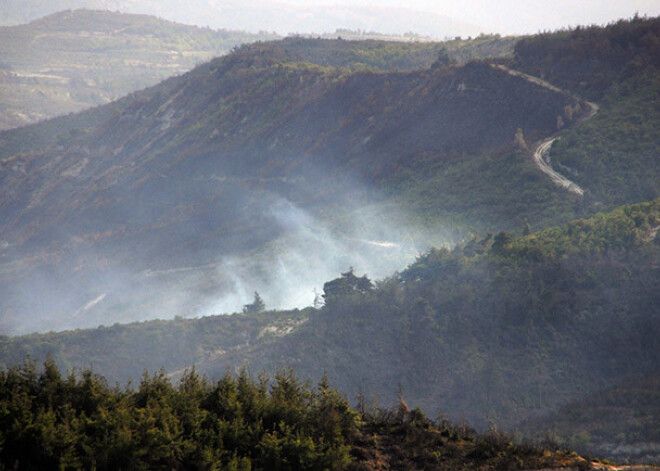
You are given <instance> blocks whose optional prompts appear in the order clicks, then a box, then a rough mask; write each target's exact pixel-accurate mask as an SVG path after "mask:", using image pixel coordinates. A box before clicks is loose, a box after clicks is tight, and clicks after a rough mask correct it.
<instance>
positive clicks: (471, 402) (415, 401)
mask: <svg viewBox="0 0 660 471" xmlns="http://www.w3.org/2000/svg"><path fill="white" fill-rule="evenodd" d="M659 229H660V201H659V200H655V201H653V202H650V203H644V204H639V205H636V206H631V207H624V208H620V209H617V210H615V211H613V212H610V213H604V214H598V215H595V216H593V217H591V218H588V219H584V220H577V221H573V222H570V223H569V224H567V225H565V226H563V227H561V228H550V229H547V230H544V231H540V232H537V233H530V234H528V235H523V236H515V235H513V234H510V233H504V232H502V233H498V234H496V235H492V234H489V235H486V236H485V237H480V238H475V239H473V240H471V241H469V242H468V243H466V244H463V245H459V246H457V247H456V248H453V249H451V250H450V249H435V250H432V251H430V252H428V253H426V254H424V255H422V256H420V257H419V259H418V260H417V261H416V262H415V263H413V264H412V265H410V266H409V267H408V268H407V269H406V270H404V271H402V272H401V273H399V274H396V275H394V276H392V277H390V278H387V279H384V280H380V281H377V282H376V283H375V285H374V284H372V283H371V282H369V280H368V279H366V278H362V277H358V276H356V275H354V274H353V272H346V273H344V274H343V275H342V276H340V277H339V278H337V279H336V280H334V281H332V282H331V283H326V287H325V306H324V307H323V308H321V309H318V310H316V309H312V308H309V309H307V310H304V311H300V312H298V311H294V312H272V313H271V312H263V313H260V314H257V315H235V316H232V317H223V316H219V317H210V318H203V319H199V320H184V319H179V320H175V321H170V322H150V323H144V324H135V325H131V326H114V327H111V328H103V329H96V330H87V331H79V332H65V333H59V334H56V333H51V334H47V335H32V336H27V337H16V338H4V339H3V341H2V359H3V362H4V363H5V364H6V365H12V364H17V363H20V361H21V359H22V358H24V357H25V356H26V355H31V356H32V358H35V359H43V358H44V356H45V355H46V354H47V353H51V354H52V355H53V356H54V359H55V360H56V361H57V362H58V363H59V364H60V365H62V366H65V367H67V368H72V367H78V368H84V367H87V366H89V364H91V365H93V367H94V369H95V371H96V372H98V373H101V374H104V375H106V376H107V377H108V379H109V380H110V381H111V382H114V381H121V382H123V381H125V380H126V379H127V377H132V378H133V379H134V380H135V379H137V376H138V375H139V374H140V373H139V368H140V367H146V368H149V369H150V370H152V371H153V370H155V369H157V368H159V367H162V366H165V367H167V368H168V370H170V371H172V372H175V375H174V377H175V378H178V377H179V375H180V374H181V371H182V370H183V368H185V367H186V366H188V365H190V364H195V365H196V368H197V370H198V371H200V372H202V373H205V374H208V375H209V376H210V377H218V376H219V375H222V374H223V373H224V372H225V369H226V368H235V367H236V366H237V365H242V364H245V362H247V365H248V366H249V368H250V370H251V371H253V372H255V373H256V372H259V371H262V370H265V371H275V370H276V369H278V368H283V367H289V366H293V367H294V368H295V370H296V372H297V373H298V375H299V376H300V377H301V378H303V379H310V380H315V378H317V376H318V372H319V371H325V372H326V373H327V375H328V377H329V378H330V379H331V381H332V382H333V383H334V384H336V385H337V386H338V388H339V389H340V390H341V391H343V392H346V393H347V394H348V395H349V397H355V396H356V395H357V394H358V393H361V394H363V395H364V396H365V399H366V401H367V402H371V401H376V403H378V401H380V403H381V404H383V405H386V406H388V405H390V404H391V403H392V402H393V401H394V399H395V398H396V396H397V394H398V393H399V392H403V394H404V395H405V397H406V400H407V401H408V402H409V404H410V405H411V406H420V407H421V408H422V409H423V410H425V411H426V412H427V413H429V414H431V416H433V415H435V414H436V413H437V412H443V413H444V414H446V415H447V416H448V417H451V418H452V419H454V420H461V419H468V420H469V422H470V423H472V424H474V425H477V426H479V427H486V426H488V424H491V423H495V424H498V425H499V426H502V427H505V428H511V427H513V426H514V425H516V424H517V423H518V422H520V421H522V420H523V419H530V418H533V417H541V416H544V415H547V414H548V413H550V412H553V411H557V410H558V409H559V408H560V407H561V406H562V405H564V404H566V403H567V402H569V401H575V400H578V399H580V398H582V397H583V396H584V395H585V394H590V393H595V392H597V391H600V390H602V389H603V388H606V387H609V386H612V385H615V384H617V383H619V382H621V381H623V380H624V379H625V380H628V379H629V378H636V377H640V378H641V377H644V376H645V375H648V374H657V373H658V365H660V344H659V342H658V337H657V336H656V335H655V332H657V331H658V329H659V328H660V317H659V312H658V309H657V306H658V305H659V302H660V299H659V294H658V293H660V289H659V288H660V270H659V268H658V267H659V266H660V244H659V243H658V240H659V239H660V238H659V237H658V236H657V233H658V230H659ZM359 280H364V281H359ZM124 352H130V353H128V354H124ZM177 370H180V371H179V372H178V373H176V371H177ZM378 398H380V400H379V399H378ZM542 424H543V422H540V423H538V424H537V425H536V426H535V430H536V433H537V436H538V435H542V434H543V431H546V432H548V435H551V432H552V430H553V428H552V427H549V428H548V429H544V428H543V425H542ZM585 426H588V425H586V424H585ZM621 432H622V433H623V432H624V430H622V431H621ZM620 438H621V437H620ZM634 439H635V438H634V436H633V435H631V440H634ZM649 439H650V440H652V437H651V438H649ZM598 440H599V438H598V437H595V438H594V440H593V442H592V443H590V445H592V447H593V448H591V449H598V450H601V449H602V448H597V447H598V446H600V445H601V443H600V442H599V441H598ZM622 440H623V441H624V442H625V437H623V438H622ZM623 456H626V455H625V454H623Z"/></svg>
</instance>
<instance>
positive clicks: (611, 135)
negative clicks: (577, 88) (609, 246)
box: [550, 69, 660, 207]
mask: <svg viewBox="0 0 660 471" xmlns="http://www.w3.org/2000/svg"><path fill="white" fill-rule="evenodd" d="M659 70H660V69H648V70H646V71H645V72H643V73H641V74H639V75H636V76H635V77H633V78H630V79H627V80H625V81H623V82H620V83H617V84H616V85H613V86H612V87H611V88H610V89H608V91H607V92H606V93H605V96H604V98H603V101H602V102H601V107H600V111H599V113H598V114H597V115H596V116H594V117H593V118H592V119H591V120H590V121H588V122H585V123H582V124H580V125H579V126H577V127H576V128H574V129H571V130H568V131H566V132H565V133H563V134H562V139H561V140H560V141H558V142H556V143H555V144H554V145H553V147H552V149H551V154H550V155H551V158H552V161H553V163H555V168H557V169H558V170H559V171H563V172H564V173H567V174H568V175H570V178H571V179H573V180H574V181H575V182H576V183H578V184H579V185H580V186H582V187H583V188H587V189H588V191H589V195H587V197H588V198H591V199H592V200H595V201H598V202H599V203H601V204H604V205H605V206H606V207H611V206H614V205H619V204H624V203H634V202H638V201H646V200H649V199H651V198H655V197H656V196H657V195H658V194H660V159H658V155H660V108H659V107H658V105H657V104H658V102H659V100H660V73H659V72H658V71H659ZM557 164H558V165H557Z"/></svg>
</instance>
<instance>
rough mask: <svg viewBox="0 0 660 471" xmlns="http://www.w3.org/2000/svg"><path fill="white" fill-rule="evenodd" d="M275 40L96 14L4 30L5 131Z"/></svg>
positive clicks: (0, 53) (0, 103)
mask: <svg viewBox="0 0 660 471" xmlns="http://www.w3.org/2000/svg"><path fill="white" fill-rule="evenodd" d="M273 38H274V35H266V34H262V35H256V34H248V33H240V32H233V31H227V30H222V31H212V30H209V29H203V28H197V27H192V26H184V25H181V24H177V23H171V22H169V21H165V20H162V19H157V18H155V17H151V16H146V15H128V14H121V13H111V12H109V11H92V10H76V11H67V12H60V13H56V14H53V15H50V16H48V17H45V18H41V19H39V20H36V21H33V22H32V23H30V24H27V25H22V26H13V27H2V28H0V96H1V97H2V98H1V99H0V107H1V109H2V113H1V114H0V129H8V128H11V127H17V126H22V125H25V124H29V123H33V122H35V121H38V120H41V119H45V118H51V117H53V116H58V115H63V114H67V113H71V112H75V111H80V110H82V109H84V108H89V107H91V106H96V105H100V104H103V103H107V102H109V101H111V100H114V99H117V98H119V97H122V96H124V95H127V94H129V93H131V92H133V91H135V90H139V89H142V88H145V87H147V86H151V85H154V84H156V83H158V82H160V81H161V80H164V79H165V78H167V77H170V76H172V75H177V74H181V73H183V72H186V71H188V70H190V69H192V68H193V67H194V66H195V65H197V64H199V63H201V62H205V61H207V60H209V59H211V58H213V57H215V56H219V55H223V54H226V53H227V52H229V50H230V49H231V48H233V47H235V46H237V45H239V44H242V43H245V42H250V41H256V40H266V39H273Z"/></svg>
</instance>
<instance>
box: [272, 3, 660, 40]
mask: <svg viewBox="0 0 660 471" xmlns="http://www.w3.org/2000/svg"><path fill="white" fill-rule="evenodd" d="M265 3H267V2H265ZM281 3H286V4H290V5H299V6H308V5H310V2H309V0H285V1H282V2H281ZM314 4H315V5H344V6H349V5H351V6H362V7H374V8H377V7H381V8H382V7H398V8H407V9H410V10H420V11H428V12H431V13H436V14H439V15H443V16H449V17H453V18H456V19H459V20H462V21H465V22H468V23H472V24H475V25H477V26H480V27H482V28H484V29H487V30H489V32H498V33H501V34H521V33H537V32H539V30H541V31H543V30H553V29H558V28H561V27H564V26H576V25H588V24H604V23H608V22H610V21H613V20H617V19H620V18H630V17H632V16H633V15H634V14H635V13H636V12H638V13H639V14H640V15H648V16H658V15H660V0H554V1H548V0H461V1H455V0H407V1H405V2H402V1H401V0H352V1H351V2H347V1H343V2H342V1H336V0H317V1H315V2H314Z"/></svg>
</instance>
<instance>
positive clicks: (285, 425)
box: [0, 360, 589, 471]
mask: <svg viewBox="0 0 660 471" xmlns="http://www.w3.org/2000/svg"><path fill="white" fill-rule="evenodd" d="M0 443H2V446H0V468H1V469H16V468H18V469H26V470H32V469H34V470H37V469H39V470H43V469H72V470H73V469H98V470H105V469H107V470H115V469H127V470H139V469H205V470H214V469H231V470H250V469H254V470H282V471H284V470H331V469H332V470H340V469H347V470H369V469H374V468H373V466H378V467H379V468H380V467H382V466H387V469H401V470H403V469H406V470H416V469H532V468H538V469H540V468H547V467H551V466H560V465H561V466H566V465H573V466H575V465H578V466H580V468H583V469H587V468H589V464H588V463H587V462H585V461H584V460H582V459H580V458H577V457H572V456H570V455H568V454H563V453H551V452H544V451H543V450H542V449H540V448H536V447H532V446H521V445H516V444H514V443H512V442H511V441H510V439H509V438H507V437H506V436H504V435H502V434H498V433H490V434H486V435H475V434H473V433H471V432H470V431H469V430H467V429H466V428H464V427H463V428H461V427H455V426H452V425H451V424H449V423H447V422H446V421H442V422H441V423H439V424H438V426H437V427H436V426H435V425H434V424H433V423H432V422H431V421H430V420H428V419H427V418H426V417H425V416H424V414H423V413H422V412H421V411H420V410H419V409H415V410H413V411H409V410H408V409H407V406H405V403H402V405H401V406H400V407H399V410H398V411H396V412H395V411H387V410H380V409H376V408H373V407H369V408H365V407H362V411H361V413H359V412H357V411H354V410H352V409H351V408H350V407H349V404H348V402H347V400H346V399H345V398H343V397H342V396H341V395H340V394H339V393H338V392H337V391H336V390H334V389H332V388H331V387H330V384H329V382H328V380H327V378H326V377H323V378H322V379H321V381H320V382H319V383H318V386H317V387H316V388H311V387H309V386H308V385H305V384H302V383H300V381H299V380H297V379H296V377H295V376H294V375H293V372H292V371H291V370H282V371H279V372H278V373H276V374H275V376H274V378H273V380H272V381H271V380H269V379H268V378H267V377H266V376H265V375H261V376H260V377H259V379H258V380H254V379H253V378H251V377H250V376H249V375H248V374H247V372H246V370H241V372H240V373H239V374H238V375H237V376H231V375H229V374H225V375H224V376H223V377H222V378H220V379H219V380H217V381H214V382H210V381H208V380H207V379H205V378H204V377H200V376H199V375H198V374H197V373H196V372H195V370H194V369H193V370H191V371H188V372H186V373H185V374H184V376H183V377H182V379H181V380H180V381H179V383H178V385H177V386H173V385H172V384H171V383H170V382H169V381H168V379H167V378H166V376H165V373H164V372H162V371H161V372H159V373H155V374H153V375H149V374H148V373H146V372H145V374H144V375H143V377H142V379H141V381H140V384H139V386H138V387H137V388H136V389H132V388H126V389H124V390H122V389H120V388H118V387H115V388H110V387H108V385H107V383H106V382H105V380H104V379H103V378H102V377H99V376H98V375H95V374H94V373H93V372H92V371H90V370H84V371H82V372H80V373H75V372H71V373H70V374H68V375H67V376H66V377H62V376H61V374H60V372H59V371H58V369H57V367H56V366H55V364H54V362H53V361H52V360H46V362H45V364H44V367H43V369H42V370H41V371H40V372H38V371H37V369H36V367H35V364H34V363H31V362H26V363H25V364H24V365H23V366H22V367H13V368H10V369H8V370H2V371H0Z"/></svg>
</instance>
